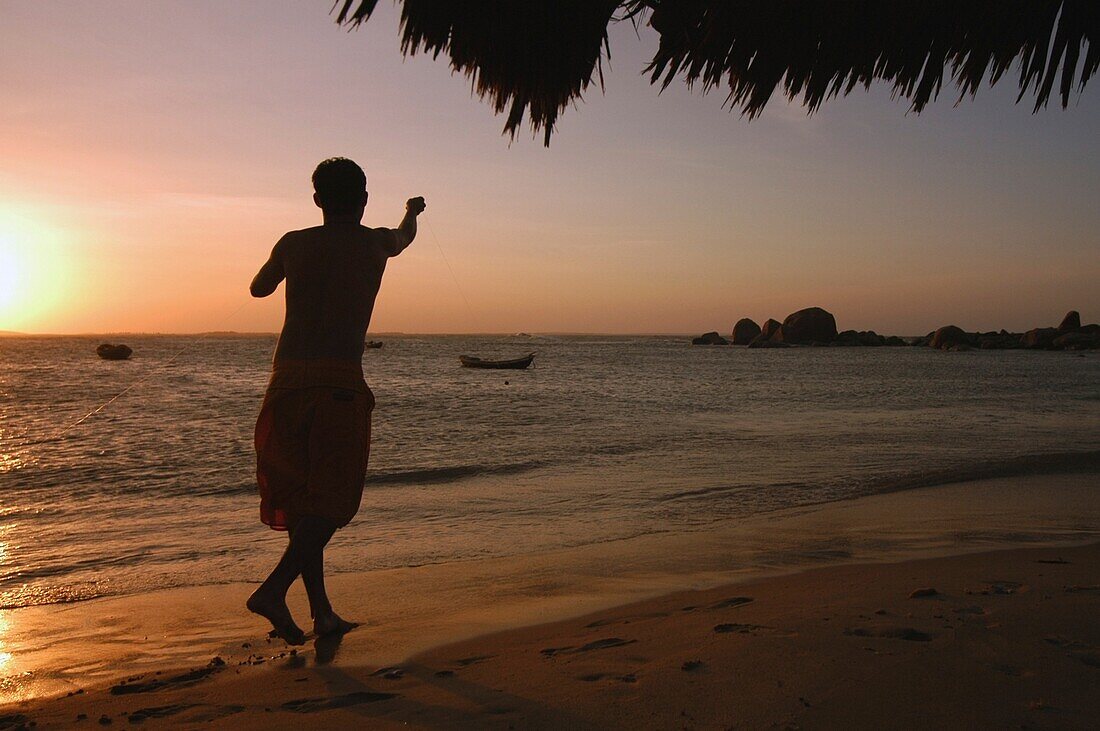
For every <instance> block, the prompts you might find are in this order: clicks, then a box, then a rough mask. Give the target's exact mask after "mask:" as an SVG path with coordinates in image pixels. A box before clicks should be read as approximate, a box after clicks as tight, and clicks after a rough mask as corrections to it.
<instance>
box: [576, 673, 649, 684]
mask: <svg viewBox="0 0 1100 731" xmlns="http://www.w3.org/2000/svg"><path fill="white" fill-rule="evenodd" d="M605 678H606V679H608V680H615V681H618V682H620V683H637V682H638V678H637V676H635V675H634V673H627V674H626V675H616V674H615V673H592V674H591V675H579V676H577V680H583V681H584V682H586V683H594V682H596V681H597V680H604V679H605Z"/></svg>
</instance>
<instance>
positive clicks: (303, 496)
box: [256, 360, 374, 530]
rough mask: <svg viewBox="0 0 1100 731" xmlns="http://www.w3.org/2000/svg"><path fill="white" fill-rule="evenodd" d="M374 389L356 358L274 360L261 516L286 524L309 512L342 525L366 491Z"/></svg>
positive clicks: (260, 461) (262, 429) (262, 427)
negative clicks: (355, 360)
mask: <svg viewBox="0 0 1100 731" xmlns="http://www.w3.org/2000/svg"><path fill="white" fill-rule="evenodd" d="M373 408H374V394H373V393H371V390H370V388H369V387H368V386H367V382H366V381H365V380H363V371H362V366H361V365H360V364H359V363H356V362H352V361H333V360H295V361H281V362H278V363H276V364H275V367H274V369H273V370H272V373H271V381H270V383H269V384H268V387H267V393H266V394H265V395H264V402H263V406H261V407H260V416H259V418H258V419H257V420H256V482H257V484H258V485H259V488H260V520H262V521H263V522H264V523H265V524H267V525H269V526H271V528H273V529H274V530H287V529H288V528H293V527H294V524H295V523H296V522H297V521H298V519H299V518H301V517H302V516H304V515H315V516H319V517H322V518H325V519H326V520H328V521H330V522H332V523H333V524H334V525H335V526H336V527H337V528H342V527H343V526H345V525H347V524H348V523H349V522H351V519H352V518H353V517H355V513H356V512H357V511H358V510H359V503H360V501H361V500H362V498H363V480H364V479H365V478H366V473H367V458H368V456H369V455H370V420H371V411H372V410H373Z"/></svg>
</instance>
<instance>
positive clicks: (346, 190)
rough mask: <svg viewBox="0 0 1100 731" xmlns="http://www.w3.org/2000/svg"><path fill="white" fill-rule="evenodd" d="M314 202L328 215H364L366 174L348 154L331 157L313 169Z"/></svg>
mask: <svg viewBox="0 0 1100 731" xmlns="http://www.w3.org/2000/svg"><path fill="white" fill-rule="evenodd" d="M313 190H314V193H313V202H314V203H316V204H317V207H318V208H320V209H321V210H322V211H324V212H325V214H326V215H328V216H356V215H358V216H359V217H362V215H363V209H364V208H365V207H366V205H367V176H366V175H364V174H363V169H362V168H361V167H359V166H358V165H356V164H355V163H354V162H352V161H351V160H349V159H347V158H346V157H330V158H329V159H327V160H324V161H322V162H321V164H320V165H318V166H317V169H316V170H314V171H313Z"/></svg>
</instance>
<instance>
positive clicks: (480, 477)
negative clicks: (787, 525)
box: [0, 336, 1100, 607]
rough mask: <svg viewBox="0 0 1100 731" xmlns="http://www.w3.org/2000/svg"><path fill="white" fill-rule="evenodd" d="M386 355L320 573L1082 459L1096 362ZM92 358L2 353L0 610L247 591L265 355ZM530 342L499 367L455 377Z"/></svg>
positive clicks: (751, 354)
mask: <svg viewBox="0 0 1100 731" xmlns="http://www.w3.org/2000/svg"><path fill="white" fill-rule="evenodd" d="M384 339H385V341H386V345H385V347H384V348H383V349H381V350H372V351H368V352H367V353H366V354H365V356H364V366H365V369H366V371H367V374H368V379H369V380H370V382H371V385H372V388H373V389H374V391H375V394H376V395H377V397H378V407H377V410H376V412H375V417H374V442H373V444H372V450H371V469H370V474H369V476H368V485H367V489H366V493H365V496H364V501H363V509H362V510H361V512H360V515H359V516H358V518H357V519H356V521H355V522H354V523H353V524H352V525H351V526H350V527H349V528H348V529H347V530H345V531H341V532H340V533H339V534H338V536H337V538H336V540H335V541H334V544H333V551H332V552H331V563H332V568H333V569H334V570H336V571H349V570H362V569H371V568H383V567H397V566H408V565H419V564H424V563H436V562H446V561H453V560H456V559H463V558H474V557H479V556H490V555H510V554H515V553H524V552H533V551H544V550H548V549H554V548H559V547H563V546H573V545H580V544H586V543H592V542H598V541H611V540H616V539H621V538H624V537H629V536H636V535H648V534H655V533H663V532H678V531H693V530H700V529H705V528H708V527H711V526H714V525H716V524H720V523H722V522H728V521H733V520H737V519H739V518H741V517H744V516H746V515H750V514H754V513H759V512H762V511H767V510H773V509H777V508H783V507H789V506H793V505H800V504H806V503H812V502H821V501H829V500H839V499H844V498H848V497H853V496H856V495H862V494H867V493H873V492H879V491H883V490H888V489H893V488H896V487H905V486H915V485H920V484H929V483H932V482H937V481H940V482H944V481H950V480H951V479H953V478H958V477H967V476H977V475H980V474H986V473H989V474H1000V473H1003V472H1005V471H1007V472H1013V471H1016V472H1018V471H1027V470H1040V471H1041V470H1049V469H1051V468H1052V466H1053V467H1056V466H1057V465H1059V464H1062V463H1064V462H1065V461H1066V460H1065V459H1063V458H1056V459H1052V460H1049V461H1048V462H1045V463H1044V461H1043V460H1042V459H1039V460H1031V461H1025V462H1013V460H1016V459H1017V458H1018V457H1019V456H1020V455H1044V454H1050V453H1064V452H1076V453H1095V452H1096V451H1097V450H1100V409H1098V408H1097V401H1096V397H1095V394H1096V393H1100V358H1097V357H1096V356H1095V355H1094V354H1088V355H1086V356H1085V357H1076V356H1075V355H1074V354H1069V353H1029V352H1020V351H1011V352H988V351H983V352H973V353H958V354H947V353H940V352H934V351H930V350H928V349H918V348H866V349H816V348H815V349H791V350H787V351H778V350H775V351H763V350H762V351H749V350H745V349H730V348H715V349H707V348H692V347H690V346H688V345H686V343H685V341H684V340H683V339H674V338H658V337H649V338H637V337H635V338H608V337H570V338H550V337H546V338H506V337H444V336H440V337H414V336H407V337H389V338H384ZM98 342H99V340H98V339H93V338H3V339H0V539H2V541H0V542H2V543H3V545H4V548H5V552H4V553H3V554H0V607H11V606H24V605H27V604H36V603H43V602H65V601H75V600H79V599H83V598H88V597H91V596H96V595H100V594H104V593H119V592H127V591H137V590H143V589H149V588H154V587H166V586H178V585H186V584H195V583H217V582H230V581H239V580H256V579H259V578H261V577H262V575H263V573H264V570H265V568H267V564H268V563H270V562H271V561H272V560H273V557H274V556H275V555H276V554H277V552H278V551H279V550H280V549H281V547H282V541H283V540H285V539H284V538H283V537H281V536H278V535H274V534H272V533H271V532H270V531H267V530H265V529H263V528H262V527H261V526H260V525H259V523H258V520H257V512H258V511H257V505H256V500H255V498H254V489H255V488H254V478H253V460H254V456H253V451H252V428H253V423H254V419H255V414H256V411H257V410H258V408H259V402H260V398H261V395H262V392H263V388H264V384H265V379H266V373H267V369H268V364H269V360H270V353H271V349H272V347H273V344H274V338H272V337H268V336H262V337H244V336H241V337H217V338H209V339H206V340H199V339H197V338H183V337H152V336H150V337H136V338H129V339H128V341H127V342H128V344H129V345H131V346H132V347H134V349H135V356H134V359H133V360H132V361H126V362H121V363H118V362H115V363H112V362H107V361H101V360H99V359H97V358H96V357H95V355H94V348H95V345H96V344H98ZM181 348H188V350H186V351H185V354H184V355H183V356H181V357H180V358H179V359H178V360H176V361H175V362H172V363H168V360H169V358H170V357H171V356H172V355H173V354H175V353H177V352H178V351H179V350H180V349H181ZM531 350H537V351H538V353H539V355H538V357H537V359H536V367H535V368H534V369H532V370H530V371H525V372H519V373H506V374H502V373H499V372H492V371H470V370H467V369H462V368H459V367H458V362H457V356H458V355H459V354H462V353H477V354H481V355H485V356H496V355H500V356H505V355H510V354H515V353H521V352H522V353H525V352H529V351H531ZM145 376H149V380H148V381H147V382H144V383H143V384H142V385H141V386H140V387H139V388H135V389H134V390H133V391H130V392H128V393H127V394H126V395H125V396H124V397H122V398H120V399H119V400H118V401H117V402H115V403H113V404H112V405H111V406H110V407H109V408H107V409H105V410H104V411H103V412H101V413H99V414H97V415H95V416H94V417H92V418H91V419H89V420H88V421H87V422H85V423H84V424H81V425H80V426H79V427H78V428H75V429H72V430H71V431H68V432H65V433H64V434H63V435H62V436H61V438H60V439H57V440H54V441H49V442H46V443H40V440H42V439H45V438H48V437H50V436H52V435H55V434H57V433H58V432H59V431H60V430H61V429H63V428H64V427H65V426H67V425H69V424H72V423H73V422H74V421H76V420H77V419H79V418H80V417H82V416H84V415H85V414H87V413H88V412H89V411H91V410H92V409H94V408H96V407H97V406H99V405H101V404H103V403H104V402H105V401H106V400H108V399H109V398H111V397H112V396H114V395H115V394H117V393H118V392H119V391H121V390H122V389H123V388H125V387H126V386H128V385H130V384H132V383H134V382H135V381H137V380H139V379H141V378H143V377H145ZM505 381H507V382H508V383H507V385H506V384H505ZM1089 459H1091V462H1090V463H1089V464H1091V465H1092V466H1093V467H1094V466H1095V463H1096V462H1097V461H1098V460H1097V459H1096V457H1095V455H1094V456H1092V457H1090V458H1089ZM1086 461H1087V460H1086ZM1078 462H1080V460H1078ZM1086 466H1088V465H1086ZM998 470H1000V472H998Z"/></svg>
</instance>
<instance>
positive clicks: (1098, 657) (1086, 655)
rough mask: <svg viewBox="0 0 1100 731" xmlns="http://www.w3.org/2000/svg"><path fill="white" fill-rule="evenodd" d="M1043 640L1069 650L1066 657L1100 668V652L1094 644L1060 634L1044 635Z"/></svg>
mask: <svg viewBox="0 0 1100 731" xmlns="http://www.w3.org/2000/svg"><path fill="white" fill-rule="evenodd" d="M1043 641H1044V642H1046V643H1047V644H1048V645H1054V646H1055V647H1057V648H1058V649H1060V650H1068V652H1066V657H1071V658H1073V659H1074V660H1078V661H1080V662H1083V663H1084V664H1085V665H1088V666H1089V667H1090V668H1100V652H1097V648H1096V647H1093V646H1092V645H1089V644H1086V643H1084V642H1079V641H1077V640H1070V639H1067V638H1065V637H1062V636H1060V635H1055V636H1052V637H1044V638H1043Z"/></svg>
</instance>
